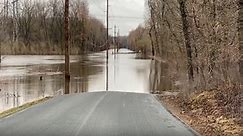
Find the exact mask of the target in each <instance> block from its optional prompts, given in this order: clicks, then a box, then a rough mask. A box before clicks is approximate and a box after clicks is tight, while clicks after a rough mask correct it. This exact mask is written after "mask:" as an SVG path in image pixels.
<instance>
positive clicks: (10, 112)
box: [0, 97, 52, 119]
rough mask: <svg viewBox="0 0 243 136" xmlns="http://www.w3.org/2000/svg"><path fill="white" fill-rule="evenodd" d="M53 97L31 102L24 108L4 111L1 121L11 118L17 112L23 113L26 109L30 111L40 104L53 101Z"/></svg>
mask: <svg viewBox="0 0 243 136" xmlns="http://www.w3.org/2000/svg"><path fill="white" fill-rule="evenodd" d="M51 98H52V97H45V98H43V99H39V100H36V101H33V102H29V103H26V104H24V105H22V106H19V107H16V108H12V109H9V110H7V111H4V112H2V113H0V119H1V118H5V117H8V116H11V115H13V114H15V113H17V112H21V111H23V110H25V109H28V108H30V107H32V106H34V105H37V104H40V103H43V102H46V101H47V100H49V99H51Z"/></svg>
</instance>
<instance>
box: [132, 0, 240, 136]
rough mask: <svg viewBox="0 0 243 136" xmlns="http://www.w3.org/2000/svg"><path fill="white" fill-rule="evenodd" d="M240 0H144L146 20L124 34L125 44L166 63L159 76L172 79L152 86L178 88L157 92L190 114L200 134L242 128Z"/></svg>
mask: <svg viewBox="0 0 243 136" xmlns="http://www.w3.org/2000/svg"><path fill="white" fill-rule="evenodd" d="M242 4H243V1H241V7H239V6H240V4H239V0H203V1H201V0H147V1H146V6H147V12H146V22H145V25H140V26H139V27H138V28H137V29H135V30H134V31H132V32H131V33H130V35H129V37H128V41H129V44H130V48H132V49H134V50H137V51H140V52H141V53H143V54H144V55H145V56H147V57H150V58H153V59H155V60H156V61H160V62H162V64H161V65H163V66H165V69H166V71H167V74H165V75H161V76H163V79H166V80H169V81H171V82H172V85H171V86H170V88H168V87H167V90H159V89H158V88H155V89H154V90H153V91H155V93H163V92H162V91H177V92H179V95H178V96H173V97H164V96H162V99H163V100H162V101H169V103H170V104H171V103H172V107H176V105H178V107H179V109H180V110H181V113H185V114H183V115H188V117H190V118H191V121H190V122H188V123H190V124H191V125H192V126H194V125H195V126H196V128H197V127H198V128H197V129H198V131H200V132H201V133H202V134H204V135H208V136H211V135H241V134H242V131H243V130H242V127H240V126H241V125H240V124H242V116H241V115H242V113H243V111H242V100H243V97H242V96H243V95H242V94H243V88H242V82H241V81H242V80H243V79H242V77H243V62H242V61H241V60H242V57H243V56H242V55H243V39H242V37H243V31H242V29H243V27H242V21H243V17H242V16H243V12H242V6H243V5H242ZM239 9H241V10H239ZM239 13H240V17H241V18H240V25H239ZM239 26H240V27H239ZM239 28H240V31H239ZM239 32H240V33H239ZM239 39H240V40H239ZM239 41H241V42H239ZM165 69H163V68H162V69H161V71H156V72H157V73H158V74H160V73H163V71H165ZM239 73H241V74H239ZM157 82H162V81H157ZM158 91H160V92H158ZM222 120H223V123H222Z"/></svg>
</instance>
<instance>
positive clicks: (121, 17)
mask: <svg viewBox="0 0 243 136" xmlns="http://www.w3.org/2000/svg"><path fill="white" fill-rule="evenodd" d="M91 15H92V16H96V17H104V15H95V14H91ZM109 18H113V19H134V20H144V18H143V17H132V16H109Z"/></svg>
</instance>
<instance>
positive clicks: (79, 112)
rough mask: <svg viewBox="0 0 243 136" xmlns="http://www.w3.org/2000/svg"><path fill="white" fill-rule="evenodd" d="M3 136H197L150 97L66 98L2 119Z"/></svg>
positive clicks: (121, 94) (117, 94) (102, 95)
mask: <svg viewBox="0 0 243 136" xmlns="http://www.w3.org/2000/svg"><path fill="white" fill-rule="evenodd" d="M0 132H1V133H0V135H1V136H194V135H195V133H194V132H193V131H192V130H191V129H190V128H189V127H188V126H186V125H184V124H183V123H181V122H180V121H179V120H178V119H177V118H175V117H173V116H172V115H171V114H170V113H169V112H168V111H167V110H166V109H165V108H164V107H163V106H162V105H161V104H160V103H159V102H158V101H157V100H156V99H155V98H154V97H153V96H152V95H151V94H144V93H127V92H91V93H82V94H75V95H73V94H72V95H65V96H59V97H55V98H54V99H52V100H50V101H48V102H45V103H44V104H40V105H37V106H34V107H32V108H30V109H28V110H26V111H23V112H20V113H17V114H15V115H13V116H11V117H8V118H5V119H0Z"/></svg>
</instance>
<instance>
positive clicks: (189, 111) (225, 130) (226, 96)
mask: <svg viewBox="0 0 243 136" xmlns="http://www.w3.org/2000/svg"><path fill="white" fill-rule="evenodd" d="M158 96H159V99H160V100H161V102H162V103H163V104H164V105H165V106H166V107H167V108H168V110H170V111H171V112H172V113H173V114H175V115H176V116H178V117H179V118H180V119H181V120H183V121H184V122H185V123H187V124H188V125H190V126H192V128H194V129H195V130H196V131H198V132H199V133H200V134H201V135H202V136H243V105H242V103H243V90H242V88H241V89H240V88H237V87H222V88H218V89H213V90H209V91H203V92H200V93H196V94H192V95H190V96H188V97H184V96H182V95H181V94H179V95H177V96H162V95H158Z"/></svg>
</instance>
